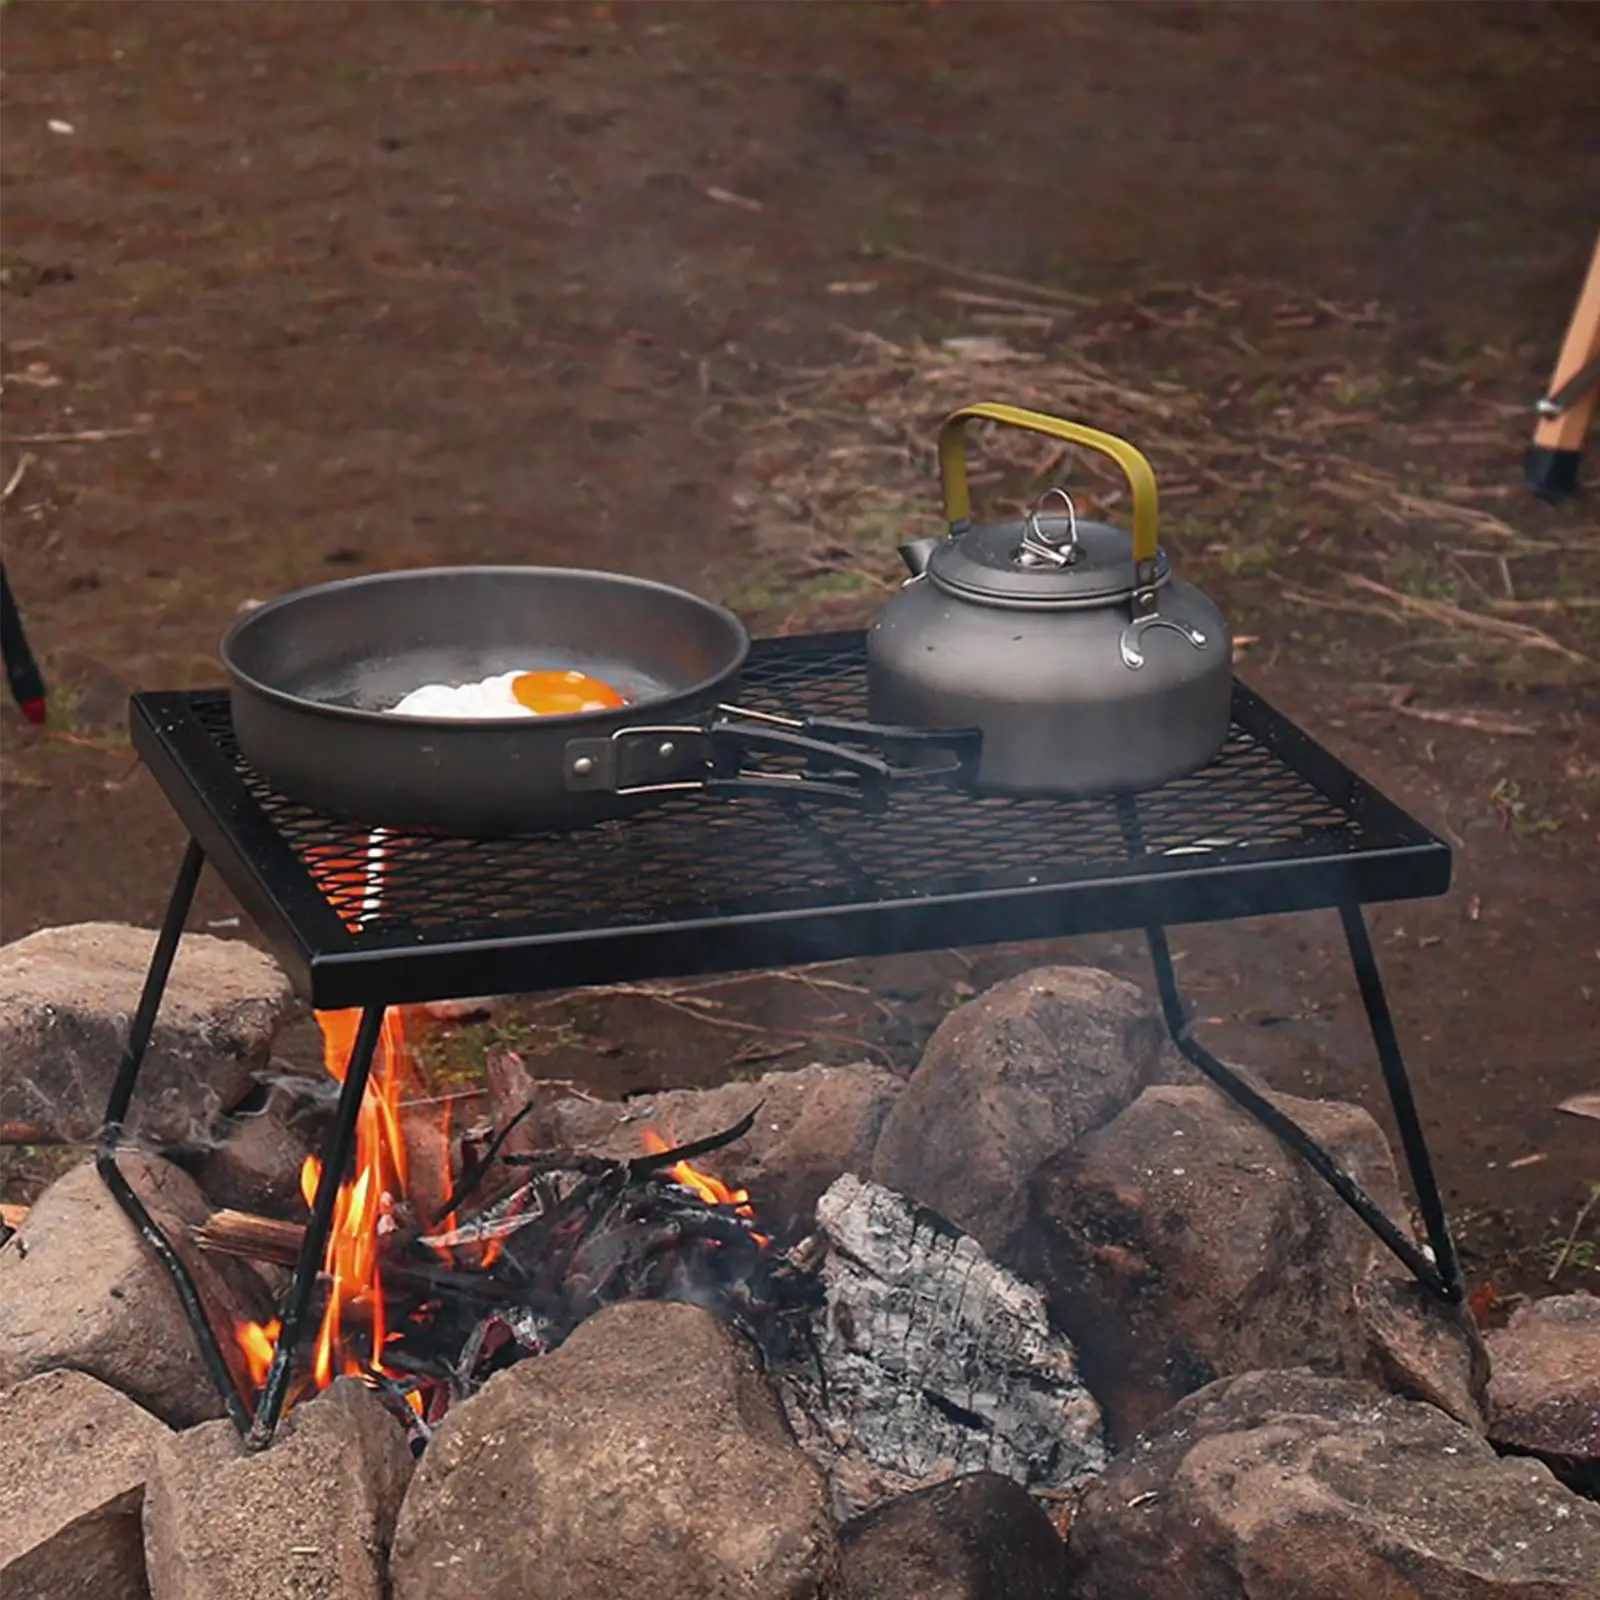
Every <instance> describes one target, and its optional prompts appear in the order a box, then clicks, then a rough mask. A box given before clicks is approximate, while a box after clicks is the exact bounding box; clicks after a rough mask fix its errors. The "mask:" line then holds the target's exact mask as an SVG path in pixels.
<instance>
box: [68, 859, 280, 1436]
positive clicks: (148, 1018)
mask: <svg viewBox="0 0 1600 1600" xmlns="http://www.w3.org/2000/svg"><path fill="white" fill-rule="evenodd" d="M205 859H206V853H205V851H204V850H203V849H201V847H200V845H199V843H198V842H197V841H195V840H193V839H191V840H190V841H189V848H188V849H187V850H186V851H185V852H184V856H183V865H182V866H180V867H179V868H178V879H177V882H176V883H174V884H173V886H172V898H171V899H170V900H169V901H168V902H167V914H166V916H165V918H164V919H163V920H162V923H161V932H160V933H159V934H158V935H157V936H156V947H155V950H154V952H153V953H152V955H151V957H150V968H149V971H148V972H146V974H145V979H144V991H143V992H142V993H141V994H140V996H139V1006H138V1009H137V1010H136V1011H135V1012H134V1014H133V1025H132V1026H131V1027H130V1028H129V1029H128V1044H127V1048H126V1049H124V1051H123V1052H122V1062H121V1065H120V1066H118V1068H117V1076H116V1080H115V1082H114V1083H113V1084H112V1085H111V1098H110V1100H109V1101H107V1103H106V1115H105V1121H104V1122H103V1123H102V1124H101V1126H100V1137H99V1140H98V1142H97V1144H96V1147H95V1166H96V1167H97V1168H98V1169H99V1172H100V1177H101V1179H102V1181H103V1182H104V1183H105V1186H106V1187H107V1188H108V1189H109V1190H110V1191H111V1193H112V1196H113V1198H114V1199H115V1200H116V1202H117V1204H118V1205H120V1206H121V1207H122V1209H123V1210H124V1211H125V1212H126V1213H127V1214H128V1218H129V1220H130V1221H131V1222H132V1223H133V1225H134V1227H135V1228H137V1229H138V1230H139V1234H140V1237H141V1238H143V1239H144V1241H145V1243H146V1244H148V1245H149V1246H150V1248H151V1249H152V1250H153V1251H155V1253H156V1258H157V1259H158V1260H159V1261H160V1262H161V1264H162V1266H164V1267H165V1268H166V1269H167V1273H168V1275H169V1276H170V1277H171V1279H172V1285H173V1287H174V1288H175V1289H176V1290H177V1291H178V1299H179V1300H180V1301H181V1302H182V1304H183V1312H184V1315H185V1316H186V1317H187V1318H188V1320H189V1326H190V1327H191V1328H192V1329H193V1330H194V1336H195V1339H196V1341H197V1342H198V1344H199V1346H200V1357H201V1359H202V1360H203V1361H204V1362H205V1364H206V1370H207V1371H208V1372H209V1373H210V1374H211V1381H212V1382H213V1383H214V1384H215V1385H216V1387H217V1393H218V1394H219V1395H220V1396H221V1397H222V1403H223V1405H224V1406H226V1407H227V1410H228V1416H229V1418H230V1419H231V1420H232V1422H233V1425H234V1426H235V1427H236V1428H238V1430H239V1431H240V1432H241V1433H243V1432H244V1430H245V1429H246V1428H248V1427H249V1426H250V1413H249V1412H248V1411H247V1410H246V1409H245V1405H244V1402H243V1401H242V1400H241V1399H240V1398H239V1391H238V1388H237V1387H236V1386H235V1384H234V1381H233V1372H232V1370H231V1369H230V1368H229V1366H228V1359H227V1357H226V1356H225V1355H223V1353H222V1346H221V1345H220V1344H219V1343H218V1342H217V1336H216V1334H215V1333H214V1332H213V1331H212V1327H211V1323H210V1321H209V1320H208V1319H207V1317H206V1309H205V1306H204V1304H203V1303H202V1301H201V1299H200V1290H199V1288H198V1287H197V1286H196V1284H195V1281H194V1279H193V1278H192V1277H191V1276H190V1273H189V1269H188V1268H187V1267H186V1266H185V1265H184V1264H183V1258H182V1257H181V1256H179V1254H178V1252H177V1251H176V1250H174V1249H173V1248H172V1246H171V1244H170V1243H168V1241H167V1237H166V1235H165V1234H164V1233H162V1231H161V1229H160V1228H159V1227H157V1226H156V1222H155V1219H154V1218H153V1217H152V1216H151V1215H150V1213H149V1212H148V1211H147V1210H145V1207H144V1202H143V1201H141V1200H140V1198H139V1197H138V1195H136V1194H135V1193H134V1192H133V1186H132V1185H131V1184H130V1183H129V1182H128V1180H127V1179H126V1178H124V1177H123V1175H122V1173H121V1171H120V1170H119V1169H118V1167H117V1145H118V1142H119V1141H120V1140H121V1138H122V1123H123V1119H124V1118H125V1117H126V1116H127V1114H128V1107H129V1106H130V1105H131V1104H132V1103H133V1090H134V1085H135V1084H137V1083H138V1081H139V1069H140V1067H142V1066H143V1065H144V1053H145V1051H146V1050H147V1049H148V1048H149V1045H150V1035H151V1033H152V1032H154V1030H155V1025H156V1013H157V1012H158V1011H159V1010H160V1009H161V997H162V995H163V994H164V993H165V992H166V988H167V979H168V978H169V977H170V976H171V975H172V962H173V959H174V957H176V955H177V953H178V941H179V940H180V939H182V937H183V923H184V919H185V918H186V917H187V916H188V915H189V907H190V906H191V905H193V903H194V891H195V885H196V884H197V883H198V882H199V881H200V869H201V867H202V866H204V865H205Z"/></svg>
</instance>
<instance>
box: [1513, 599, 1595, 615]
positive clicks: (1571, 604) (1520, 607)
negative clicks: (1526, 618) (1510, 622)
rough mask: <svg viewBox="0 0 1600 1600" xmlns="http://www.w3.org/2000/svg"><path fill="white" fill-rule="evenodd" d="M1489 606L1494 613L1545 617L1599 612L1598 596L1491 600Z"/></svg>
mask: <svg viewBox="0 0 1600 1600" xmlns="http://www.w3.org/2000/svg"><path fill="white" fill-rule="evenodd" d="M1489 605H1490V607H1491V608H1492V609H1493V610H1495V611H1532V612H1536V613H1538V614H1540V615H1543V616H1547V617H1549V616H1556V617H1558V616H1560V615H1561V613H1562V612H1563V611H1596V610H1600V595H1592V594H1579V595H1568V596H1567V597H1566V598H1564V599H1561V600H1556V599H1545V600H1491V601H1490V602H1489Z"/></svg>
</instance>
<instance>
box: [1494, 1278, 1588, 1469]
mask: <svg viewBox="0 0 1600 1600" xmlns="http://www.w3.org/2000/svg"><path fill="white" fill-rule="evenodd" d="M1487 1342H1488V1346H1489V1355H1490V1357H1491V1360H1492V1363H1493V1368H1494V1375H1493V1377H1492V1378H1491V1380H1490V1383H1489V1408H1490V1410H1489V1437H1490V1438H1491V1439H1493V1440H1494V1442H1495V1443H1496V1444H1498V1445H1502V1446H1504V1447H1505V1448H1507V1449H1511V1450H1523V1451H1529V1452H1531V1453H1532V1454H1534V1455H1537V1456H1539V1457H1541V1458H1542V1459H1543V1460H1545V1461H1547V1462H1549V1464H1550V1465H1551V1466H1552V1467H1554V1468H1555V1470H1556V1471H1557V1472H1559V1473H1563V1474H1566V1475H1570V1476H1571V1477H1572V1478H1573V1480H1574V1481H1582V1482H1583V1483H1585V1484H1586V1485H1587V1486H1589V1487H1590V1488H1595V1489H1600V1482H1597V1481H1596V1480H1597V1478H1600V1297H1597V1296H1595V1295H1592V1294H1562V1295H1551V1296H1549V1297H1548V1298H1547V1299H1544V1300H1531V1301H1529V1302H1528V1303H1527V1304H1526V1305H1522V1306H1518V1307H1517V1309H1516V1310H1515V1311H1514V1312H1512V1314H1511V1320H1510V1321H1509V1322H1508V1323H1507V1324H1506V1326H1505V1327H1504V1328H1498V1329H1496V1330H1495V1331H1494V1332H1493V1333H1491V1334H1490V1335H1489V1336H1488V1341H1487Z"/></svg>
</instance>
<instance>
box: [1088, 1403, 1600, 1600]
mask: <svg viewBox="0 0 1600 1600" xmlns="http://www.w3.org/2000/svg"><path fill="white" fill-rule="evenodd" d="M1067 1559H1068V1564H1069V1566H1070V1568H1071V1572H1072V1582H1073V1586H1072V1588H1071V1589H1070V1590H1069V1591H1068V1592H1069V1593H1071V1594H1072V1595H1073V1596H1074V1597H1075V1600H1133V1597H1135V1596H1137V1597H1138V1600H1288V1597H1290V1596H1293V1597H1294V1600H1367V1597H1368V1596H1371V1597H1372V1600H1378V1597H1380V1596H1381V1597H1382V1600H1502V1597H1503V1600H1512V1597H1517V1600H1594V1597H1595V1595H1596V1593H1597V1592H1600V1588H1597V1585H1600V1578H1597V1576H1596V1575H1597V1574H1600V1507H1597V1506H1593V1505H1591V1504H1589V1502H1588V1501H1586V1500H1581V1499H1579V1498H1578V1497H1577V1496H1576V1495H1574V1494H1571V1493H1570V1492H1569V1491H1568V1490H1566V1489H1565V1488H1563V1487H1562V1485H1561V1484H1559V1483H1558V1482H1557V1481H1556V1479H1555V1478H1554V1477H1553V1476H1552V1475H1551V1473H1550V1471H1549V1469H1548V1468H1546V1467H1544V1466H1543V1465H1541V1464H1540V1463H1539V1462H1537V1461H1528V1460H1502V1459H1501V1458H1500V1457H1499V1456H1497V1455H1496V1454H1495V1451H1494V1449H1493V1447H1492V1446H1491V1445H1490V1444H1489V1443H1488V1442H1487V1441H1486V1440H1484V1439H1482V1438H1480V1437H1479V1436H1478V1435H1477V1434H1475V1433H1473V1432H1471V1431H1470V1430H1469V1429H1466V1428H1463V1427H1462V1426H1461V1425H1460V1424H1459V1423H1456V1422H1453V1421H1452V1420H1451V1419H1450V1418H1449V1417H1447V1416H1446V1415H1445V1414H1444V1413H1443V1412H1442V1411H1440V1410H1438V1409H1437V1408H1436V1407H1434V1406H1431V1405H1425V1404H1422V1403H1420V1402H1417V1401H1412V1400H1400V1399H1397V1398H1395V1397H1394V1396H1391V1395H1385V1394H1384V1393H1383V1392H1382V1391H1381V1390H1379V1389H1377V1388H1375V1387H1373V1386H1372V1385H1371V1384H1368V1383H1365V1382H1362V1381H1353V1380H1349V1379H1343V1378H1320V1377H1317V1376H1315V1375H1313V1374H1311V1373H1309V1372H1305V1371H1291V1372H1251V1373H1245V1374H1242V1375H1241V1376H1239V1377H1235V1378H1226V1379H1223V1380H1222V1381H1221V1382H1220V1383H1214V1384H1212V1385H1210V1386H1209V1387H1207V1388H1205V1389H1202V1390H1201V1391H1200V1392H1199V1393H1198V1394H1194V1395H1191V1396H1189V1398H1188V1399H1186V1400H1184V1401H1182V1402H1181V1403H1180V1404H1178V1405H1177V1406H1174V1407H1173V1409H1172V1410H1171V1411H1169V1412H1167V1414H1166V1415H1165V1416H1163V1417H1161V1418H1160V1419H1159V1421H1157V1422H1156V1423H1155V1424H1154V1425H1153V1426H1152V1427H1151V1428H1149V1429H1148V1430H1147V1431H1146V1432H1145V1433H1144V1434H1143V1435H1142V1436H1141V1437H1140V1439H1139V1440H1138V1442H1137V1444H1135V1445H1134V1447H1133V1448H1132V1449H1130V1450H1128V1451H1127V1452H1126V1453H1125V1454H1123V1455H1122V1456H1119V1457H1118V1458H1117V1459H1116V1460H1115V1461H1114V1462H1113V1463H1112V1465H1111V1467H1110V1468H1109V1469H1108V1470H1107V1471H1106V1473H1105V1475H1104V1476H1103V1477H1102V1478H1101V1479H1100V1480H1099V1481H1098V1482H1097V1483H1096V1484H1095V1485H1094V1486H1093V1487H1092V1488H1091V1489H1090V1491H1089V1493H1088V1494H1087V1496H1085V1498H1084V1501H1083V1503H1082V1505H1081V1506H1080V1507H1079V1508H1078V1512H1077V1515H1076V1516H1075V1517H1074V1519H1073V1523H1072V1534H1071V1538H1070V1539H1069V1540H1068V1544H1067Z"/></svg>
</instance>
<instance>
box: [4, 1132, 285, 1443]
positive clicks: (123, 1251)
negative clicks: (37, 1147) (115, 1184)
mask: <svg viewBox="0 0 1600 1600" xmlns="http://www.w3.org/2000/svg"><path fill="white" fill-rule="evenodd" d="M118 1166H119V1167H120V1169H121V1172H122V1175H123V1176H124V1177H125V1178H126V1179H127V1180H128V1182H129V1183H130V1184H131V1185H132V1186H133V1189H134V1192H135V1193H136V1194H137V1195H138V1196H139V1198H140V1199H141V1200H142V1201H143V1202H144V1203H145V1205H146V1207H147V1208H148V1209H149V1210H150V1212H151V1214H152V1215H153V1216H154V1218H155V1220H156V1222H157V1223H158V1224H160V1226H161V1228H162V1230H163V1231H164V1232H165V1233H166V1235H167V1237H168V1239H169V1240H171V1241H172V1243H173V1246H174V1248H175V1249H177V1250H178V1251H179V1253H180V1254H181V1255H182V1256H183V1258H184V1260H185V1262H186V1263H187V1265H188V1267H189V1271H190V1272H191V1274H192V1275H193V1276H194V1279H195V1282H196V1284H197V1285H198V1287H199V1290H200V1294H201V1298H202V1299H203V1300H204V1301H205V1304H206V1308H207V1310H208V1312H209V1313H210V1315H211V1320H212V1325H213V1327H216V1328H228V1327H231V1326H233V1325H234V1324H235V1323H237V1322H240V1321H243V1320H246V1319H251V1320H257V1319H259V1318H261V1317H264V1316H266V1315H267V1310H268V1296H267V1294H266V1290H265V1286H264V1285H263V1284H262V1282H261V1280H260V1279H259V1278H258V1277H257V1275H256V1274H255V1272H254V1271H253V1270H252V1269H251V1268H250V1267H249V1266H247V1265H246V1264H245V1263H244V1262H242V1261H231V1260H228V1259H227V1258H226V1257H223V1256H215V1255H207V1254H206V1253H205V1252H204V1251H201V1250H198V1249H195V1248H193V1247H192V1246H191V1245H190V1244H189V1242H188V1237H187V1236H188V1230H189V1229H190V1228H191V1227H193V1226H194V1225H195V1224H196V1223H200V1222H203V1221H204V1220H205V1219H206V1218H207V1217H208V1216H209V1215H210V1214H211V1207H210V1206H209V1205H208V1204H207V1203H206V1201H205V1198H204V1196H203V1195H202V1194H201V1193H200V1191H199V1189H197V1188H196V1187H195V1184H194V1181H193V1179H191V1178H190V1177H189V1176H188V1174H187V1173H185V1172H182V1171H180V1170H179V1169H178V1168H177V1167H175V1166H173V1165H172V1164H171V1163H170V1162H166V1161H162V1160H160V1159H159V1158H158V1157H155V1156H147V1155H137V1154H135V1153H133V1152H131V1151H128V1152H124V1153H123V1154H122V1155H121V1156H120V1157H119V1158H118ZM224 1350H225V1352H227V1353H230V1354H232V1353H234V1352H233V1347H232V1345H231V1342H225V1343H224ZM59 1367H70V1368H72V1369H74V1370H76V1371H79V1372H87V1373H90V1374H92V1375H93V1376H94V1377H96V1378H98V1379H100V1381H101V1382H102V1383H107V1384H110V1385H111V1387H112V1388H114V1389H120V1390H121V1391H122V1392H123V1393H124V1394H126V1395H129V1396H131V1397H132V1398H133V1399H135V1400H137V1401H138V1402H139V1404H140V1405H142V1406H144V1407H145V1408H146V1409H147V1410H150V1411H153V1412H154V1413H155V1414H156V1415H157V1416H158V1417H160V1418H161V1419H162V1420H163V1421H165V1422H169V1423H172V1424H174V1425H175V1426H178V1427H186V1426H188V1425H189V1424H191V1423H195V1422H201V1421H204V1420H205V1419H207V1418H209V1417H219V1416H221V1415H222V1402H221V1400H220V1398H219V1397H218V1395H217V1391H216V1389H215V1387H214V1386H213V1384H212V1381H211V1378H210V1375H209V1374H208V1372H207V1370H206V1368H205V1365H204V1363H203V1362H202V1360H201V1358H200V1347H199V1345H198V1344H197V1343H196V1342H195V1338H194V1335H193V1334H192V1333H191V1332H190V1330H189V1325H188V1322H187V1321H186V1320H185V1318H184V1314H183V1306H182V1304H181V1302H180V1301H179V1299H178V1294H177V1290H176V1289H174V1288H173V1286H172V1280H171V1279H170V1278H169V1277H168V1276H167V1273H166V1269H165V1268H164V1267H163V1266H162V1265H161V1263H160V1261H159V1260H158V1259H157V1258H156V1254H155V1252H154V1251H153V1250H152V1249H151V1248H150V1246H149V1245H148V1244H146V1243H145V1241H144V1240H143V1239H142V1238H140V1236H139V1234H138V1233H137V1231H136V1230H135V1229H134V1226H133V1224H132V1223H131V1222H130V1221H129V1220H128V1218H127V1217H126V1216H125V1215H124V1214H123V1211H122V1208H121V1207H120V1206H119V1205H118V1204H117V1202H116V1201H115V1200H114V1199H113V1198H112V1196H111V1192H110V1190H108V1189H107V1188H106V1186H105V1183H104V1182H103V1180H102V1179H101V1177H100V1174H99V1172H98V1171H97V1170H96V1169H95V1165H94V1163H93V1162H92V1161H86V1162H85V1163H84V1164H83V1165H82V1166H79V1167H74V1168H73V1169H72V1171H70V1172H68V1173H66V1174H65V1175H64V1176H63V1177H61V1178H58V1179H57V1180H56V1181H55V1182H54V1183H53V1184H51V1185H50V1187H49V1188H48V1189H46V1190H45V1192H44V1193H43V1194H42V1195H41V1196H40V1197H39V1200H38V1202H37V1204H35V1206H34V1207H33V1209H32V1210H31V1211H30V1212H29V1213H28V1217H27V1220H26V1221H25V1222H24V1223H23V1225H22V1227H21V1229H20V1230H19V1231H18V1232H17V1235H16V1237H15V1238H13V1239H11V1240H9V1241H8V1242H7V1243H6V1245H5V1247H4V1248H3V1249H0V1389H3V1388H5V1387H6V1386H7V1385H8V1384H13V1383H20V1382H21V1381H22V1380H23V1379H24V1378H28V1377H32V1376H33V1375H34V1374H36V1373H41V1372H49V1371H52V1370H54V1369H56V1368H59ZM236 1377H237V1379H238V1380H239V1381H240V1382H241V1383H243V1382H244V1381H245V1373H244V1371H243V1369H242V1362H241V1364H240V1370H239V1371H238V1372H237V1373H236Z"/></svg>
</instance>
